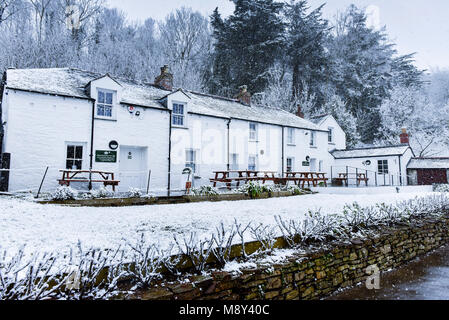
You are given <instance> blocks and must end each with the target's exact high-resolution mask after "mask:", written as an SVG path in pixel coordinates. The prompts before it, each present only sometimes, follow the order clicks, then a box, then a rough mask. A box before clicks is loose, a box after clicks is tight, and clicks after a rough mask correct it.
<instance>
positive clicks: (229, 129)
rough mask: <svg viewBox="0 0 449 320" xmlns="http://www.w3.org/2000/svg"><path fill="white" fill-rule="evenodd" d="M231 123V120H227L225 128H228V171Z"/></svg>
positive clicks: (228, 167)
mask: <svg viewBox="0 0 449 320" xmlns="http://www.w3.org/2000/svg"><path fill="white" fill-rule="evenodd" d="M231 122H232V119H229V120H228V123H227V127H228V163H227V169H228V171H229V170H231V159H230V156H231V154H230V152H231V142H230V136H231Z"/></svg>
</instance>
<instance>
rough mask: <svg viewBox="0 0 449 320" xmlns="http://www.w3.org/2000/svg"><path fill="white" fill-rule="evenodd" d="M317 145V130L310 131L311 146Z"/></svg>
mask: <svg viewBox="0 0 449 320" xmlns="http://www.w3.org/2000/svg"><path fill="white" fill-rule="evenodd" d="M315 145H316V132H315V131H310V146H311V147H315Z"/></svg>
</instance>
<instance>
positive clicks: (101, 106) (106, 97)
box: [97, 90, 114, 118]
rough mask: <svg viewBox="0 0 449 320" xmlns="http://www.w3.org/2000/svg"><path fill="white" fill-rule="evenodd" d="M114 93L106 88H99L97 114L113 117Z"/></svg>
mask: <svg viewBox="0 0 449 320" xmlns="http://www.w3.org/2000/svg"><path fill="white" fill-rule="evenodd" d="M113 98H114V94H113V93H112V92H109V91H105V90H98V100H97V116H98V117H107V118H112V107H113Z"/></svg>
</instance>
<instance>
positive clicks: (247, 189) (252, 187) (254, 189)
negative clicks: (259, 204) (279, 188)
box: [237, 181, 273, 199]
mask: <svg viewBox="0 0 449 320" xmlns="http://www.w3.org/2000/svg"><path fill="white" fill-rule="evenodd" d="M272 188H273V187H272V186H268V185H261V184H260V183H258V182H254V181H249V182H248V183H246V184H245V185H243V186H241V187H240V188H238V189H237V191H238V192H240V193H243V194H246V195H248V196H250V197H251V199H257V198H260V196H261V195H262V193H269V194H271V193H272V192H273V189H272Z"/></svg>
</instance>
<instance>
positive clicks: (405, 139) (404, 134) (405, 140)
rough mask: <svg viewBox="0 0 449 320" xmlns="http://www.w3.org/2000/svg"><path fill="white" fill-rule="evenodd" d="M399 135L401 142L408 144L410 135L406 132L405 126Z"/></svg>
mask: <svg viewBox="0 0 449 320" xmlns="http://www.w3.org/2000/svg"><path fill="white" fill-rule="evenodd" d="M399 137H400V138H401V144H409V143H410V136H409V134H408V133H407V128H402V133H401V135H400V136H399Z"/></svg>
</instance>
